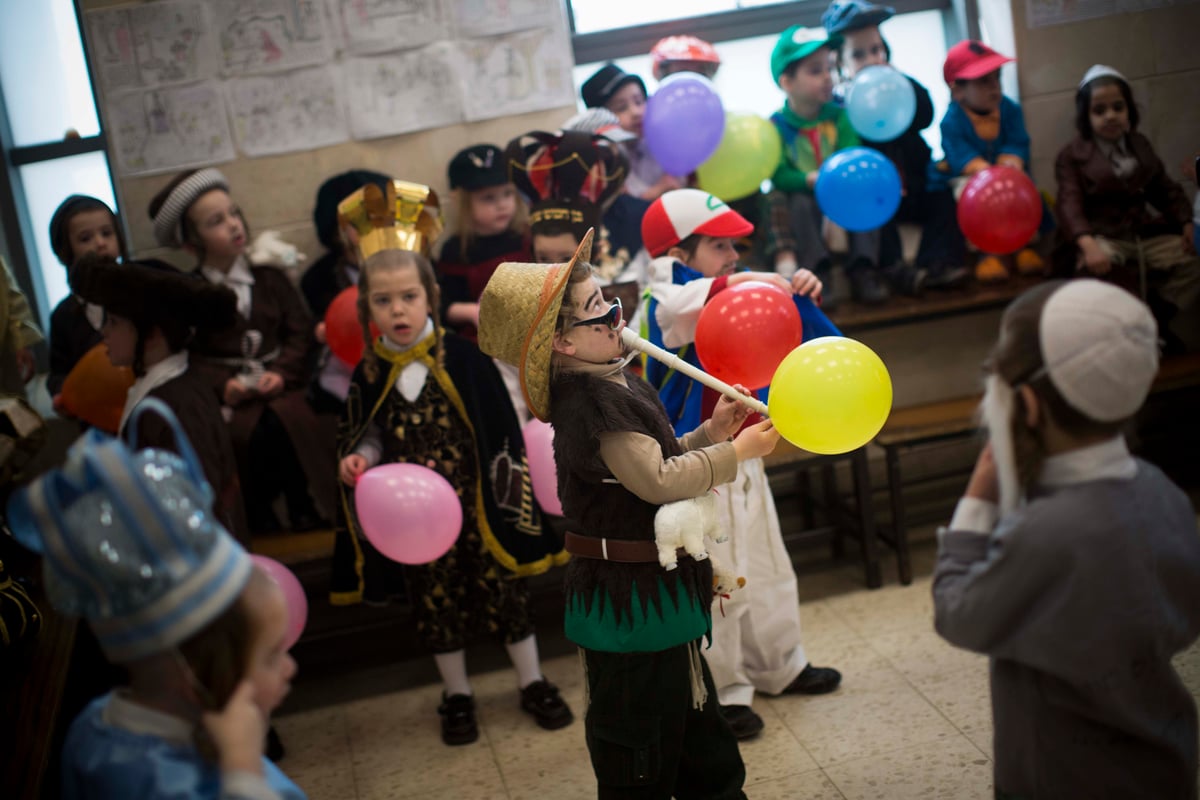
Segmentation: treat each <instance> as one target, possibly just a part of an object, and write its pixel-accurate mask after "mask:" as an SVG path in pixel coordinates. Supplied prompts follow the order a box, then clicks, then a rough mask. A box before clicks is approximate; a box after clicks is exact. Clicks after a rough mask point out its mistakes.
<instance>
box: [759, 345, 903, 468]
mask: <svg viewBox="0 0 1200 800" xmlns="http://www.w3.org/2000/svg"><path fill="white" fill-rule="evenodd" d="M767 407H768V411H769V412H770V414H771V421H772V422H774V423H775V427H776V428H777V429H778V430H779V433H780V435H782V436H783V438H785V439H787V440H788V441H789V442H791V443H792V444H794V445H796V447H799V448H800V449H802V450H808V451H809V452H810V453H822V454H825V455H829V454H834V453H848V452H850V451H851V450H857V449H858V448H860V447H862V446H863V445H864V444H866V443H867V442H869V441H871V440H872V439H873V438H875V434H877V433H879V429H880V428H882V427H883V423H884V422H886V421H887V417H888V412H890V411H891V409H892V379H891V377H890V376H889V375H888V371H887V367H885V366H884V365H883V361H882V360H881V359H880V358H879V356H877V355H875V352H874V351H873V350H871V348H869V347H867V346H866V345H865V344H863V343H862V342H858V341H855V340H854V339H847V338H845V337H843V336H823V337H821V338H819V339H812V340H810V341H807V342H805V343H804V344H802V345H800V346H799V347H797V348H796V349H795V350H793V351H792V352H790V353H788V355H787V357H785V358H784V359H783V361H782V362H780V364H779V369H777V370H776V371H775V377H774V379H773V380H772V381H771V393H770V395H769V397H768V401H767Z"/></svg>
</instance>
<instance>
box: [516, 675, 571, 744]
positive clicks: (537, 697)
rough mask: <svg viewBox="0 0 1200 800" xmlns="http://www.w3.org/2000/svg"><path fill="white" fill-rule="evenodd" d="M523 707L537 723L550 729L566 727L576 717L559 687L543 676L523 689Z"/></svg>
mask: <svg viewBox="0 0 1200 800" xmlns="http://www.w3.org/2000/svg"><path fill="white" fill-rule="evenodd" d="M521 709H522V710H523V711H525V712H527V713H528V714H529V715H530V716H532V717H533V718H534V719H535V720H537V724H538V725H540V726H541V727H543V728H545V729H546V730H548V731H556V730H558V729H559V728H565V727H566V726H568V725H570V724H571V722H572V721H573V720H574V719H575V715H574V714H572V713H571V709H570V708H569V707H568V706H567V704H566V703H565V702H563V699H562V695H560V694H559V693H558V687H557V686H555V685H554V684H553V683H551V682H550V681H548V680H546V679H545V678H542V679H541V680H540V681H534V682H533V683H531V684H529V685H528V686H526V687H525V688H524V689H522V690H521Z"/></svg>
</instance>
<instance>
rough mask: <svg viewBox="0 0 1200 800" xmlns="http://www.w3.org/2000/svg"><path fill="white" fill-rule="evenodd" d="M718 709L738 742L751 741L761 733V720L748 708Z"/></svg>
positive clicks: (731, 707) (724, 707)
mask: <svg viewBox="0 0 1200 800" xmlns="http://www.w3.org/2000/svg"><path fill="white" fill-rule="evenodd" d="M720 709H721V716H722V717H723V718H724V719H725V721H726V722H727V723H729V729H730V730H731V731H733V735H734V737H735V738H736V739H737V740H738V741H742V740H744V739H753V738H754V737H755V736H758V735H759V734H760V733H762V729H763V719H762V717H760V716H759V715H758V714H755V713H754V709H752V708H751V707H750V706H720Z"/></svg>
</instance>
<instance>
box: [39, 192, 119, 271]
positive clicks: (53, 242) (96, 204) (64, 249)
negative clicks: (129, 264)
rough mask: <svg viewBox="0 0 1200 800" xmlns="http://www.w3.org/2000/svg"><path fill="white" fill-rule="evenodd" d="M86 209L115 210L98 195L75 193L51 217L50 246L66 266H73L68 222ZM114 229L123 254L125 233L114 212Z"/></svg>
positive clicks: (60, 204) (109, 211) (110, 211)
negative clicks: (68, 236)
mask: <svg viewBox="0 0 1200 800" xmlns="http://www.w3.org/2000/svg"><path fill="white" fill-rule="evenodd" d="M85 211H107V212H108V213H109V214H112V213H113V210H112V209H111V208H109V207H108V203H105V202H104V201H103V200H101V199H100V198H98V197H92V196H90V195H86V194H73V195H71V196H70V197H68V198H67V199H66V200H63V201H62V202H61V203H59V205H58V208H56V209H55V210H54V216H52V217H50V247H51V248H53V250H54V255H56V256H58V260H59V261H61V262H62V265H63V266H64V267H70V266H71V261H72V259H71V242H70V241H68V239H67V223H68V222H70V221H71V219H72V218H73V217H74V216H75V215H76V214H81V213H83V212H85ZM113 229H114V230H115V231H116V233H117V249H118V250H120V252H121V255H122V256H123V255H125V235H124V234H123V233H122V232H121V226H120V224H119V223H118V222H117V218H116V215H115V214H113Z"/></svg>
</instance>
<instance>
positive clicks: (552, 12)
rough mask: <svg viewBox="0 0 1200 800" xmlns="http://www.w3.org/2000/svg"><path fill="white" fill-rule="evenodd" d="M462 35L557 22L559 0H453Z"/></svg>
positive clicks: (526, 27)
mask: <svg viewBox="0 0 1200 800" xmlns="http://www.w3.org/2000/svg"><path fill="white" fill-rule="evenodd" d="M454 10H455V20H456V21H457V23H458V33H459V35H460V36H495V35H496V34H499V33H511V32H512V31H519V30H525V29H528V28H538V27H546V26H552V25H558V24H559V19H560V18H561V14H562V8H561V5H560V0H454Z"/></svg>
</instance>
